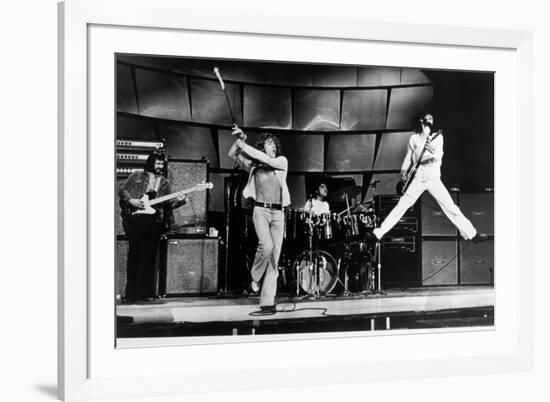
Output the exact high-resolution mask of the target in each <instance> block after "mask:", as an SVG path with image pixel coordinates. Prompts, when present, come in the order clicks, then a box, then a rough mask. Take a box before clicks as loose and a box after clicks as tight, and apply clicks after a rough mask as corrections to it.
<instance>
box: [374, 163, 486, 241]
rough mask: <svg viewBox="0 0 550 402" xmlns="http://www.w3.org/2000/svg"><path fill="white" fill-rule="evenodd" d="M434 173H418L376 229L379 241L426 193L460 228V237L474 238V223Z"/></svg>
mask: <svg viewBox="0 0 550 402" xmlns="http://www.w3.org/2000/svg"><path fill="white" fill-rule="evenodd" d="M430 173H432V172H423V171H421V170H419V171H418V173H417V175H416V176H415V178H414V179H413V181H412V182H411V185H410V186H409V188H408V189H407V192H406V193H405V194H404V195H403V196H402V197H401V198H400V199H399V202H398V203H397V205H396V206H395V207H394V208H393V209H392V211H391V212H390V213H389V215H388V216H387V217H386V219H384V222H382V224H381V225H380V227H379V228H376V229H374V231H373V232H374V234H375V235H376V237H377V238H378V239H381V238H382V236H384V235H385V234H386V233H387V232H388V231H389V230H390V229H391V228H393V226H394V225H395V224H396V223H397V222H398V221H399V219H401V217H402V216H403V215H404V214H405V212H406V211H407V209H409V208H410V207H411V206H412V205H413V204H414V203H415V202H416V200H417V199H418V197H420V196H421V195H422V193H423V192H424V191H426V190H427V191H428V192H429V193H430V194H431V195H432V197H434V199H435V200H436V201H437V203H438V204H439V206H440V207H441V210H442V211H443V213H445V215H447V218H449V220H450V221H451V222H452V223H453V224H454V225H455V226H456V227H457V228H458V231H459V232H460V235H461V236H462V237H463V238H464V239H466V240H469V239H471V238H473V237H474V236H475V235H476V233H477V231H476V229H475V228H474V226H473V225H472V222H470V221H469V220H468V218H466V217H465V216H464V214H463V213H462V212H461V211H460V209H459V208H458V207H457V206H456V204H455V203H454V202H453V199H452V198H451V195H450V194H449V192H448V191H447V189H446V188H445V186H444V185H443V183H442V182H441V178H440V177H439V174H430Z"/></svg>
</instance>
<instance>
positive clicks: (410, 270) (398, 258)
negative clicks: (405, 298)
mask: <svg viewBox="0 0 550 402" xmlns="http://www.w3.org/2000/svg"><path fill="white" fill-rule="evenodd" d="M411 239H412V241H414V242H415V243H416V239H415V237H411ZM415 243H414V246H413V247H412V248H410V247H409V244H407V245H404V244H403V246H404V247H397V244H395V243H392V242H391V241H388V242H385V243H383V244H382V250H381V251H382V253H381V254H382V255H381V262H382V271H381V279H382V286H383V287H384V288H395V287H400V288H408V287H415V286H420V284H421V277H420V274H421V272H420V269H419V268H420V261H419V257H420V253H419V252H418V248H416V250H415V251H412V250H414V249H415V247H416V244H415Z"/></svg>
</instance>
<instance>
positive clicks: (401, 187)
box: [396, 130, 443, 195]
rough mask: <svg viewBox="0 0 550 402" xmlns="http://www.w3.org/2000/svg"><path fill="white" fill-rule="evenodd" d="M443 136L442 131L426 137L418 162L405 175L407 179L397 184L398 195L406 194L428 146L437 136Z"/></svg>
mask: <svg viewBox="0 0 550 402" xmlns="http://www.w3.org/2000/svg"><path fill="white" fill-rule="evenodd" d="M440 134H443V130H439V131H437V132H435V133H434V134H433V135H431V136H428V138H427V139H426V143H425V144H424V148H422V152H420V156H419V157H418V160H417V161H416V164H415V165H414V166H413V167H412V169H411V170H409V172H408V173H407V178H406V179H405V180H400V181H399V182H398V183H397V186H396V190H397V193H398V194H400V195H403V194H405V193H406V192H407V190H408V188H409V186H410V185H411V183H412V181H413V180H414V177H415V176H416V172H417V171H418V168H419V167H420V165H421V163H422V158H423V157H424V153H425V152H426V150H427V149H428V145H429V144H430V143H431V142H432V141H433V140H435V139H436V138H437V136H438V135H440Z"/></svg>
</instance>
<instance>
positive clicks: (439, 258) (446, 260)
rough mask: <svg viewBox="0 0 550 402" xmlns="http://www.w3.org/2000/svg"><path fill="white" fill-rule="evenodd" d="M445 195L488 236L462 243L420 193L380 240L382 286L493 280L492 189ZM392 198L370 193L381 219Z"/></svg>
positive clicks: (394, 199) (427, 196)
mask: <svg viewBox="0 0 550 402" xmlns="http://www.w3.org/2000/svg"><path fill="white" fill-rule="evenodd" d="M451 197H452V199H453V201H454V202H455V204H457V205H458V206H459V207H460V209H461V211H462V212H463V214H464V215H465V216H466V217H467V218H468V219H469V220H470V221H471V222H472V224H473V225H474V227H475V228H476V229H477V230H478V232H479V233H485V234H488V235H489V239H488V240H486V241H485V242H483V243H478V244H474V243H472V242H470V241H464V240H463V239H462V238H461V237H460V235H459V234H458V231H457V229H456V227H455V226H454V225H453V223H452V222H451V221H450V220H449V219H448V218H447V216H446V215H445V214H444V213H443V211H442V210H441V208H440V207H439V204H438V203H437V202H436V201H435V199H434V198H433V197H432V196H431V195H430V194H429V193H427V192H426V193H424V194H423V195H422V196H421V197H420V198H419V200H418V201H417V203H416V204H415V205H413V206H412V207H411V208H410V209H409V210H408V211H407V212H406V213H405V215H404V216H403V217H402V218H401V219H400V220H399V222H398V223H397V224H396V225H395V226H394V228H393V229H392V230H390V231H389V232H388V233H387V234H386V235H385V236H384V238H383V239H382V242H381V245H382V264H383V270H384V274H383V275H382V281H383V285H384V286H385V287H412V286H439V285H441V286H444V285H445V286H449V285H481V284H492V283H494V265H493V243H494V241H493V234H494V232H493V199H494V197H493V193H492V192H485V193H475V194H470V193H462V194H459V193H457V192H452V193H451ZM398 201H399V196H396V195H380V196H377V197H376V199H375V202H376V207H377V211H378V212H379V215H380V217H381V220H383V219H384V218H385V217H386V216H387V215H388V213H389V212H390V211H391V209H392V208H393V207H394V206H395V205H396V204H397V202H398Z"/></svg>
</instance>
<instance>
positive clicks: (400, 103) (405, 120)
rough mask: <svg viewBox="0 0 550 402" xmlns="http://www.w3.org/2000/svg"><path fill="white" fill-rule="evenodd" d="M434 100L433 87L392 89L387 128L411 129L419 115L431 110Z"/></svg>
mask: <svg viewBox="0 0 550 402" xmlns="http://www.w3.org/2000/svg"><path fill="white" fill-rule="evenodd" d="M432 98H433V87H432V86H426V87H413V88H395V89H392V91H391V95H390V107H389V110H388V122H387V125H386V128H398V129H399V128H404V129H410V128H411V127H412V126H413V123H414V121H413V120H414V119H415V118H416V117H417V115H418V114H419V113H425V112H426V111H429V110H431V107H432Z"/></svg>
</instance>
